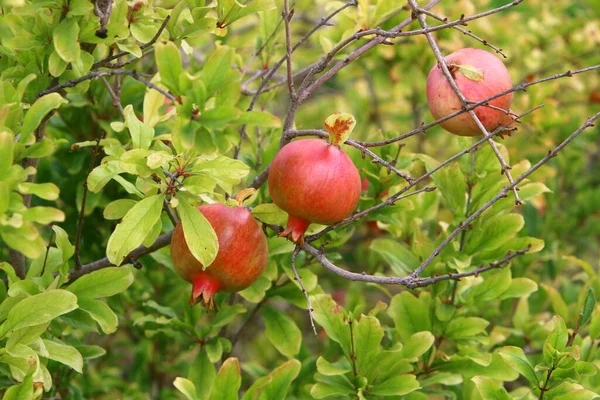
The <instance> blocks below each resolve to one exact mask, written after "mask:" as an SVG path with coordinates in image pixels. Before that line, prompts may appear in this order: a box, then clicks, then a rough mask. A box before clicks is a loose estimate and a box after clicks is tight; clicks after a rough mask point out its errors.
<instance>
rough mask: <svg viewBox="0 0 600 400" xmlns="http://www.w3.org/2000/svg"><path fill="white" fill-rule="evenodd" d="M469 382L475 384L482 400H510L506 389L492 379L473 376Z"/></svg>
mask: <svg viewBox="0 0 600 400" xmlns="http://www.w3.org/2000/svg"><path fill="white" fill-rule="evenodd" d="M471 380H472V381H473V382H474V383H475V386H476V387H477V390H478V391H479V394H480V395H481V398H482V399H483V400H512V397H510V395H509V394H508V392H507V391H506V389H504V387H502V386H501V385H500V384H498V383H497V382H496V381H494V380H493V379H490V378H487V377H485V376H474V377H473V378H471Z"/></svg>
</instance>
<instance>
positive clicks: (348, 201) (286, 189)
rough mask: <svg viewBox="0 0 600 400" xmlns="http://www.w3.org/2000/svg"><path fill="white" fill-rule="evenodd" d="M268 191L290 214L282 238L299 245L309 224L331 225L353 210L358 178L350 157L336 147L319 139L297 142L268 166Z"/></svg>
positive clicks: (358, 190) (357, 190)
mask: <svg viewBox="0 0 600 400" xmlns="http://www.w3.org/2000/svg"><path fill="white" fill-rule="evenodd" d="M269 192H270V193H271V198H272V199H273V202H274V203H275V204H277V206H279V208H281V209H283V210H284V211H286V212H287V213H288V214H289V219H288V225H287V229H286V230H285V231H284V232H283V233H282V236H291V239H292V240H293V241H294V242H300V243H302V242H303V235H304V232H305V231H306V229H307V228H308V225H310V223H313V222H314V223H318V224H323V225H331V224H334V223H336V222H339V221H341V220H343V219H344V218H346V217H347V216H349V215H350V214H351V213H352V212H353V211H354V209H355V208H356V205H357V204H358V200H359V199H360V192H361V179H360V175H359V173H358V170H357V169H356V167H355V166H354V163H353V162H352V160H351V159H350V157H348V155H346V153H344V152H343V151H342V150H340V149H339V148H337V147H336V146H333V145H331V144H329V143H327V142H326V141H324V140H321V139H305V140H297V141H295V142H292V143H290V144H288V145H286V146H284V147H283V148H282V149H281V151H280V152H279V153H278V154H277V156H276V157H275V159H274V160H273V162H272V163H271V169H270V171H269Z"/></svg>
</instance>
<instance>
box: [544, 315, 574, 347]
mask: <svg viewBox="0 0 600 400" xmlns="http://www.w3.org/2000/svg"><path fill="white" fill-rule="evenodd" d="M552 320H553V321H554V329H553V330H552V332H551V333H550V336H548V339H546V343H550V345H552V348H554V349H555V350H558V351H563V350H564V349H565V347H566V346H567V341H568V340H569V331H568V330H567V325H566V324H565V321H564V320H563V319H562V318H561V317H560V316H558V315H556V316H554V318H552Z"/></svg>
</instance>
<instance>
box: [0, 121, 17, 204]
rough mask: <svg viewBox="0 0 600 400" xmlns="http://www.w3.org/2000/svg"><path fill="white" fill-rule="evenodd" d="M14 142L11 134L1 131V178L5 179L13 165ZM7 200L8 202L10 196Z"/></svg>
mask: <svg viewBox="0 0 600 400" xmlns="http://www.w3.org/2000/svg"><path fill="white" fill-rule="evenodd" d="M14 142H15V138H14V137H13V135H12V134H11V133H10V132H6V131H0V176H1V177H3V179H4V177H5V176H6V172H7V171H8V169H9V168H10V166H11V165H12V163H13V151H14V150H13V148H14ZM6 199H7V201H8V195H7V197H6ZM3 212H4V211H2V213H3Z"/></svg>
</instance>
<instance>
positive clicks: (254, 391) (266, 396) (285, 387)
mask: <svg viewBox="0 0 600 400" xmlns="http://www.w3.org/2000/svg"><path fill="white" fill-rule="evenodd" d="M300 367H301V364H300V361H298V360H289V361H286V362H285V363H283V364H282V365H280V366H279V367H277V368H275V369H274V370H273V371H272V372H271V373H270V374H269V375H267V376H264V377H262V378H259V379H257V380H256V381H255V382H254V383H253V384H252V386H250V388H249V389H248V390H247V391H246V394H245V395H244V400H285V399H287V397H288V394H289V387H290V385H291V383H292V382H293V381H294V379H296V377H297V376H298V374H299V373H300Z"/></svg>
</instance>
